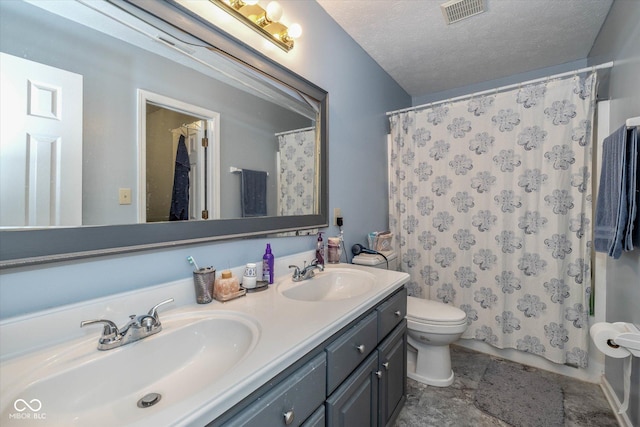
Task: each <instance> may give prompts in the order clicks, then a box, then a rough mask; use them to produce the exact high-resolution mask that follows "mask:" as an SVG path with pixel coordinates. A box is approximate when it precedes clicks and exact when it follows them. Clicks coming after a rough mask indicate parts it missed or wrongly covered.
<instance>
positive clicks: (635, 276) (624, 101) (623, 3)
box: [590, 0, 640, 426]
mask: <svg viewBox="0 0 640 427" xmlns="http://www.w3.org/2000/svg"><path fill="white" fill-rule="evenodd" d="M638 23H640V2H638V1H635V0H616V1H615V2H614V4H613V7H612V9H611V12H610V13H609V16H608V17H607V20H606V22H605V25H604V26H603V28H602V30H601V31H600V34H599V36H598V38H597V39H596V43H595V44H594V47H593V49H592V51H591V54H590V57H591V58H590V61H591V62H592V63H593V64H597V63H600V62H603V61H610V60H613V61H614V67H613V69H612V70H611V75H610V77H609V96H610V99H611V112H610V128H611V129H612V130H615V129H617V128H619V127H620V126H622V125H623V124H624V123H625V120H626V119H627V118H629V117H636V116H640V42H639V40H640V25H639V24H638ZM596 298H597V295H596ZM607 322H632V323H635V324H636V325H639V326H640V250H638V249H636V250H635V251H633V252H626V253H623V255H622V257H620V259H618V260H614V259H608V260H607ZM634 359H635V360H634V368H633V372H632V375H631V398H630V405H629V410H628V411H627V415H628V416H629V418H630V419H631V422H632V424H633V425H635V426H638V425H640V363H638V359H637V358H634ZM605 363H606V368H605V376H606V378H607V381H608V382H609V383H610V384H611V386H612V387H613V389H614V390H615V392H616V394H617V396H618V399H619V400H620V401H622V399H623V396H624V395H623V377H622V360H620V359H613V358H611V357H607V358H606V362H605Z"/></svg>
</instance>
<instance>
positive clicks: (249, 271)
mask: <svg viewBox="0 0 640 427" xmlns="http://www.w3.org/2000/svg"><path fill="white" fill-rule="evenodd" d="M257 281H258V269H257V267H256V264H255V263H253V262H250V263H248V264H247V265H246V266H245V267H244V275H243V276H242V287H243V288H245V289H253V288H255V287H256V283H257Z"/></svg>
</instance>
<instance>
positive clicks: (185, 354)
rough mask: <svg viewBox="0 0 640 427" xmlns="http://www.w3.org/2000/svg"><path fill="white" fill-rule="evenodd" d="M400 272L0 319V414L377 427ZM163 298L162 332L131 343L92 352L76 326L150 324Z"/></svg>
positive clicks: (21, 420)
mask: <svg viewBox="0 0 640 427" xmlns="http://www.w3.org/2000/svg"><path fill="white" fill-rule="evenodd" d="M307 257H308V254H298V255H294V256H291V257H285V258H283V259H281V260H279V262H278V264H279V265H286V264H295V263H296V261H297V262H298V263H299V264H302V260H304V259H307ZM277 267H278V266H277ZM285 269H286V267H285V268H280V269H277V270H276V271H279V272H284V271H285ZM407 281H408V275H407V274H406V273H400V272H394V271H387V270H380V269H372V268H367V267H361V266H354V265H348V264H338V265H335V266H334V265H331V266H327V267H326V268H325V270H324V271H322V272H316V275H315V277H313V278H311V279H308V280H304V281H298V282H296V281H293V280H292V278H291V275H290V274H289V273H287V274H286V275H282V276H280V277H279V278H278V280H276V283H274V284H273V285H271V286H269V288H268V289H267V290H265V291H262V292H256V293H251V294H247V295H246V296H244V297H241V298H239V299H236V300H232V301H228V302H225V303H220V302H217V301H213V302H212V303H210V304H205V305H199V304H196V303H195V292H194V287H193V283H192V280H191V278H187V279H183V280H179V281H176V282H171V283H167V284H163V285H158V286H154V287H151V288H145V289H141V290H137V291H133V292H128V293H124V294H118V295H114V296H109V297H105V298H100V299H97V300H92V301H88V302H82V303H78V304H74V305H69V306H64V307H59V308H56V309H52V310H47V311H44V312H39V313H33V314H30V315H26V316H22V317H20V318H10V319H6V320H4V321H2V322H1V323H0V350H1V351H2V354H1V359H0V385H1V389H0V393H1V396H2V403H1V408H0V410H1V415H0V416H1V418H0V423H1V424H2V425H7V426H11V425H20V426H26V425H65V426H68V425H88V424H90V425H94V426H95V425H109V426H113V425H135V426H158V425H214V426H217V425H256V426H279V425H305V426H324V425H327V426H338V425H343V426H352V425H371V426H385V425H387V424H388V423H389V422H392V421H393V420H394V419H395V417H396V416H397V413H398V411H399V410H400V408H401V407H402V404H403V402H404V398H405V381H406V379H405V378H406V320H405V319H404V318H405V315H406V290H405V289H404V284H405V283H406V282H407ZM171 298H173V300H174V301H173V302H170V303H167V304H163V305H162V306H160V307H159V308H157V313H156V316H157V317H158V320H159V321H160V322H161V323H162V329H161V331H159V332H158V333H154V334H153V335H150V336H148V337H146V338H144V339H140V340H137V341H135V342H132V343H130V344H126V345H122V346H119V347H116V348H112V349H109V350H105V351H100V350H98V348H97V347H98V339H99V338H100V335H101V333H102V332H103V330H102V327H103V325H102V324H100V325H96V326H91V325H87V326H85V327H83V328H80V324H81V322H82V321H86V320H93V319H104V320H110V321H112V322H113V323H115V324H118V325H120V324H124V323H126V319H127V318H128V317H130V315H131V314H132V313H135V314H138V315H140V314H143V315H142V316H138V318H140V319H144V320H145V321H149V319H148V317H149V316H147V315H144V313H146V312H147V311H149V309H150V308H151V307H153V306H155V305H156V304H158V303H160V302H164V301H166V300H168V299H171ZM131 319H132V320H133V319H135V316H131Z"/></svg>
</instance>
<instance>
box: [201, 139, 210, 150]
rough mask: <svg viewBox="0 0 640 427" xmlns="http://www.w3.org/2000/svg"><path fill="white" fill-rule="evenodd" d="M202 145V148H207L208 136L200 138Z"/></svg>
mask: <svg viewBox="0 0 640 427" xmlns="http://www.w3.org/2000/svg"><path fill="white" fill-rule="evenodd" d="M202 146H203V147H204V148H207V147H208V146H209V138H207V137H206V136H205V137H204V138H202Z"/></svg>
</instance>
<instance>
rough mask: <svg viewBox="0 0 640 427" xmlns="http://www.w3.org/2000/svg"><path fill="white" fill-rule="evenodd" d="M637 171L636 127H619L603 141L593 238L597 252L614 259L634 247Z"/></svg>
mask: <svg viewBox="0 0 640 427" xmlns="http://www.w3.org/2000/svg"><path fill="white" fill-rule="evenodd" d="M634 138H635V142H634V141H630V140H633V139H634ZM636 174H637V130H636V129H627V127H626V126H622V127H621V128H619V129H618V130H616V131H615V132H614V133H612V134H611V135H610V136H608V137H607V138H605V140H604V143H603V147H602V170H601V174H600V187H599V190H598V201H597V204H596V223H595V232H594V240H593V244H594V248H595V250H596V251H598V252H606V253H607V254H609V256H611V257H613V258H614V259H618V258H620V255H622V251H623V250H631V249H633V242H634V239H633V236H634V235H637V234H638V233H637V231H636V232H634V223H635V219H636V218H635V217H636V187H637V185H636ZM636 244H637V241H636Z"/></svg>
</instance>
